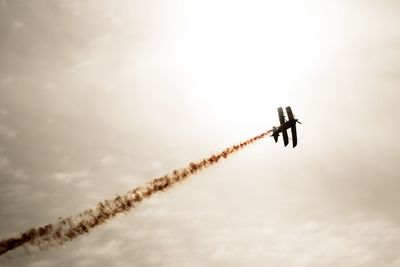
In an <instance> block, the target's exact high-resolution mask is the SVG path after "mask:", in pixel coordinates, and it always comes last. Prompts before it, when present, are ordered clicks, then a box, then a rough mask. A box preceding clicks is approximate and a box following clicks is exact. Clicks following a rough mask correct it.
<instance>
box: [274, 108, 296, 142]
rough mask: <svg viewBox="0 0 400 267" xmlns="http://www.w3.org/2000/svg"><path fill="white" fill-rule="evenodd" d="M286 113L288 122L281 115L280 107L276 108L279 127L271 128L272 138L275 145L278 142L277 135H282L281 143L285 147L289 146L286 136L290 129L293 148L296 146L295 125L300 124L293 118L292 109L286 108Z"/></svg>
mask: <svg viewBox="0 0 400 267" xmlns="http://www.w3.org/2000/svg"><path fill="white" fill-rule="evenodd" d="M286 113H287V116H288V118H289V120H286V119H285V115H284V114H283V109H282V107H279V108H278V115H279V122H280V123H281V125H279V126H278V127H275V126H274V127H273V128H272V129H273V134H272V136H273V137H274V140H275V143H277V142H278V137H279V133H282V136H283V143H284V145H285V146H287V145H288V144H289V138H288V134H287V130H288V129H290V130H291V132H292V142H293V147H295V146H296V145H297V131H296V123H297V122H298V123H300V124H301V122H299V120H298V119H295V118H294V116H293V112H292V109H291V108H290V107H286Z"/></svg>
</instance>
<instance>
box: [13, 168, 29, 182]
mask: <svg viewBox="0 0 400 267" xmlns="http://www.w3.org/2000/svg"><path fill="white" fill-rule="evenodd" d="M12 173H13V176H14V178H15V179H17V180H19V181H27V180H28V179H29V176H28V175H27V174H26V172H25V171H24V170H23V169H15V170H13V171H12Z"/></svg>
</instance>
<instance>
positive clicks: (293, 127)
mask: <svg viewBox="0 0 400 267" xmlns="http://www.w3.org/2000/svg"><path fill="white" fill-rule="evenodd" d="M291 131H292V142H293V147H295V146H296V145H297V131H296V123H294V124H293V126H292V128H291Z"/></svg>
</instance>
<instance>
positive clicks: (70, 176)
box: [53, 169, 91, 183]
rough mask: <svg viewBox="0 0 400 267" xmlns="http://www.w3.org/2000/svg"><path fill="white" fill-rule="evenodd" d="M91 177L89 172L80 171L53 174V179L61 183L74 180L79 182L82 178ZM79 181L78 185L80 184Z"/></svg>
mask: <svg viewBox="0 0 400 267" xmlns="http://www.w3.org/2000/svg"><path fill="white" fill-rule="evenodd" d="M90 175H91V172H90V171H89V170H87V169H86V170H82V171H76V172H56V173H54V174H53V179H55V180H57V181H60V182H63V183H70V182H72V181H74V180H77V179H79V180H81V179H83V178H87V177H89V176H90ZM81 182H82V181H80V182H79V183H81Z"/></svg>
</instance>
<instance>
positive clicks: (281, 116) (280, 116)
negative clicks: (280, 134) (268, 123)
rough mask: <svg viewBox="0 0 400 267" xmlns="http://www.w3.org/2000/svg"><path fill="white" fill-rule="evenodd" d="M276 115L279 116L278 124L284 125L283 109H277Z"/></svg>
mask: <svg viewBox="0 0 400 267" xmlns="http://www.w3.org/2000/svg"><path fill="white" fill-rule="evenodd" d="M278 115H279V122H280V123H281V125H282V124H284V123H285V115H284V114H283V109H282V107H279V108H278Z"/></svg>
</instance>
